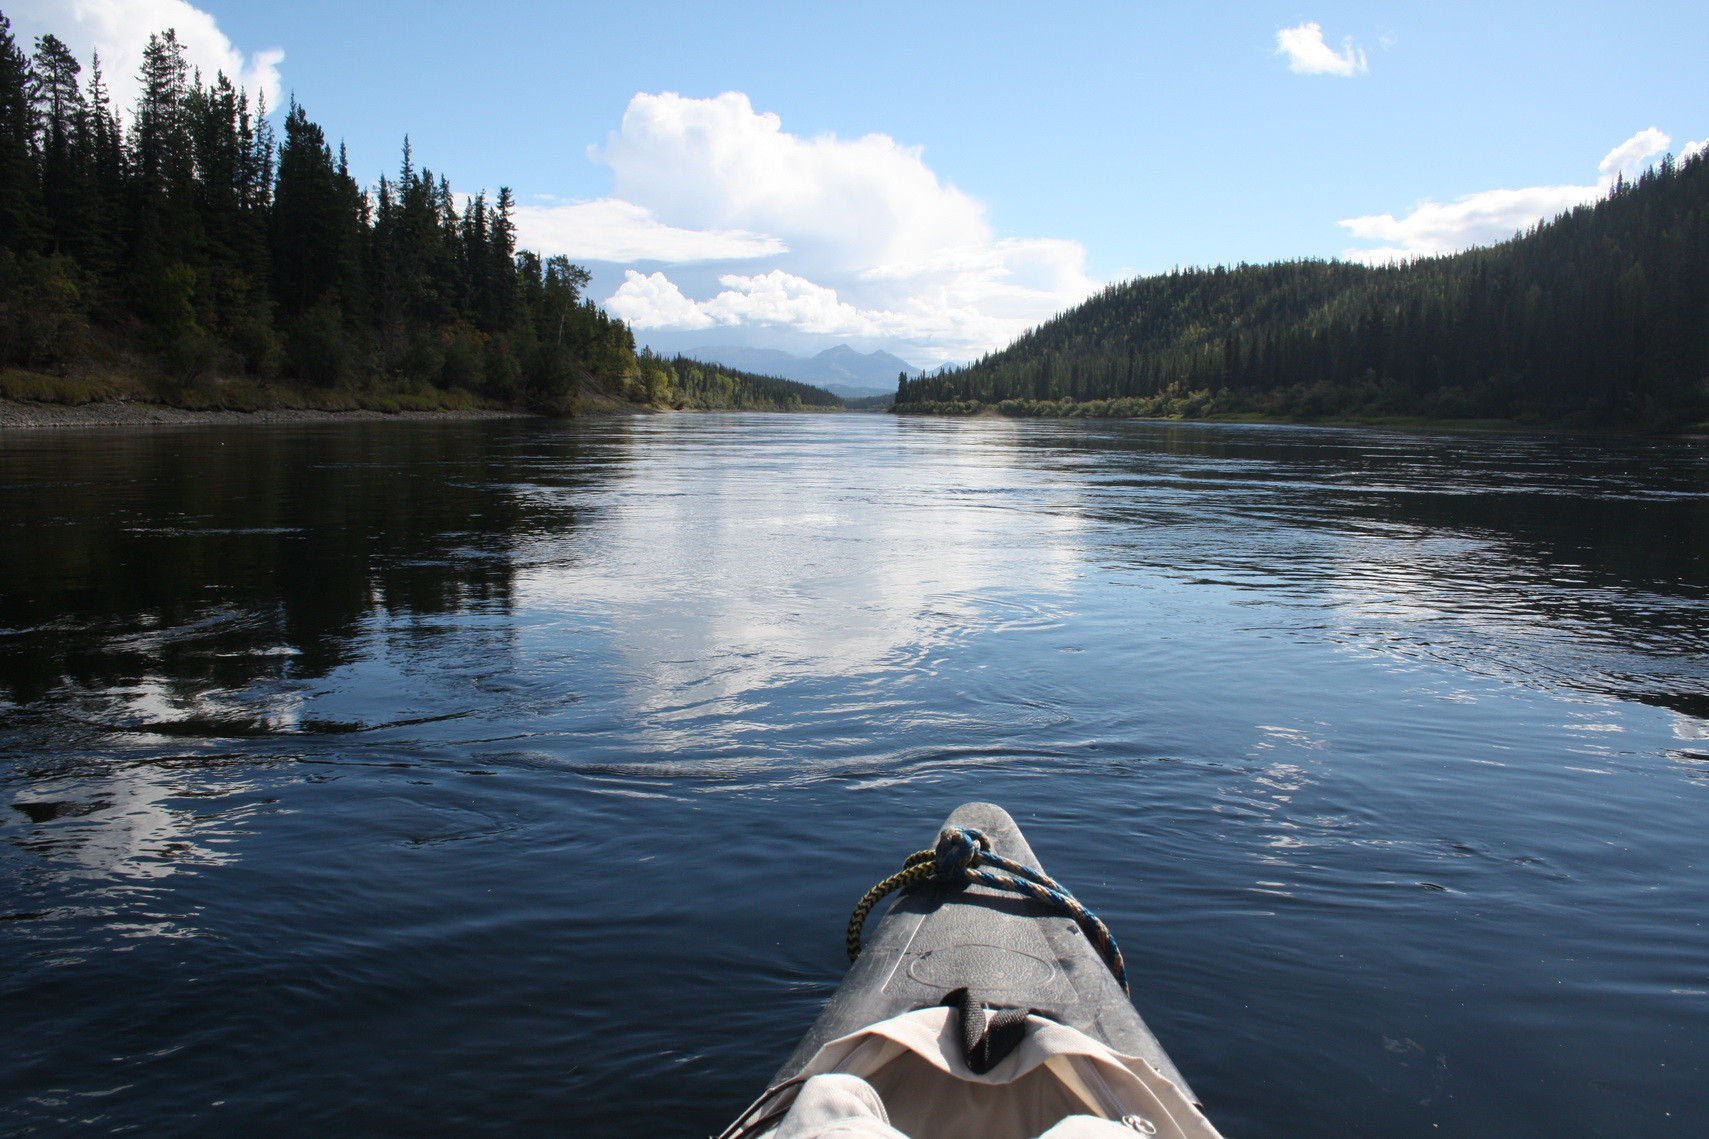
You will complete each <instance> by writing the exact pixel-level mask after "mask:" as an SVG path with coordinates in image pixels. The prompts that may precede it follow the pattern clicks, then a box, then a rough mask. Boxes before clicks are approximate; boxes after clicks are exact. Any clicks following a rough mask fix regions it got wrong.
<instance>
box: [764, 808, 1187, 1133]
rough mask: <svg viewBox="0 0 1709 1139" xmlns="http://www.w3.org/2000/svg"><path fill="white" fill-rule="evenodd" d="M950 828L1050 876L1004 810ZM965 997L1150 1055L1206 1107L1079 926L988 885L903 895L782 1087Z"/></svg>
mask: <svg viewBox="0 0 1709 1139" xmlns="http://www.w3.org/2000/svg"><path fill="white" fill-rule="evenodd" d="M944 825H945V826H946V827H949V826H961V827H970V828H974V829H977V830H980V831H983V832H984V833H985V836H986V837H987V838H988V839H989V840H990V841H991V847H992V852H993V853H995V854H999V855H1002V856H1003V857H1005V858H1009V859H1012V860H1014V861H1016V862H1020V863H1023V864H1025V865H1028V866H1032V867H1035V868H1037V869H1040V870H1043V869H1044V867H1042V866H1040V865H1039V861H1038V858H1037V856H1036V855H1034V854H1033V852H1032V848H1031V847H1030V846H1028V845H1027V840H1026V838H1025V837H1024V836H1023V835H1022V834H1021V831H1020V828H1019V827H1018V826H1016V824H1015V820H1014V819H1012V818H1010V817H1009V814H1008V812H1006V811H1004V810H1003V809H1002V808H1001V807H997V806H994V805H992V804H990V803H968V804H965V805H963V806H961V807H957V808H956V809H955V811H954V812H953V813H951V815H950V817H949V819H948V820H947V822H946V823H945V824H944ZM961 988H965V989H967V990H969V992H968V999H969V1000H970V1001H979V1002H981V1003H984V1004H986V1005H996V1006H1007V1007H1018V1008H1028V1009H1033V1010H1036V1011H1037V1012H1039V1013H1041V1014H1043V1015H1044V1016H1046V1017H1048V1018H1049V1019H1051V1020H1054V1021H1057V1022H1058V1023H1060V1024H1065V1025H1067V1026H1069V1027H1070V1028H1075V1029H1078V1030H1080V1031H1081V1032H1084V1033H1085V1034H1086V1035H1088V1036H1090V1037H1092V1038H1093V1039H1094V1040H1097V1041H1099V1042H1101V1043H1103V1044H1105V1045H1107V1046H1108V1047H1110V1048H1111V1049H1113V1050H1114V1051H1116V1052H1120V1053H1124V1054H1126V1055H1129V1056H1138V1057H1141V1058H1143V1059H1145V1060H1146V1061H1148V1062H1149V1063H1150V1064H1151V1065H1152V1066H1153V1067H1155V1068H1157V1069H1158V1070H1159V1071H1160V1072H1161V1073H1162V1074H1163V1075H1165V1076H1167V1077H1168V1078H1169V1079H1170V1080H1172V1081H1174V1083H1175V1084H1177V1085H1178V1086H1179V1087H1180V1088H1181V1090H1182V1091H1183V1092H1185V1093H1186V1095H1187V1098H1188V1099H1190V1100H1194V1101H1195V1102H1196V1099H1197V1097H1195V1096H1194V1095H1193V1094H1192V1091H1191V1090H1190V1089H1189V1088H1188V1087H1187V1084H1186V1081H1185V1080H1183V1079H1182V1078H1181V1074H1180V1072H1179V1071H1177V1070H1176V1068H1175V1065H1174V1063H1173V1062H1172V1061H1171V1060H1170V1059H1169V1056H1168V1053H1166V1052H1164V1050H1163V1046H1162V1045H1161V1044H1159V1043H1158V1041H1157V1037H1156V1036H1154V1035H1153V1034H1152V1032H1151V1030H1150V1029H1149V1028H1147V1027H1146V1024H1145V1021H1144V1020H1143V1019H1142V1018H1141V1017H1140V1015H1139V1011H1138V1010H1137V1009H1135V1008H1134V1006H1133V1002H1132V1001H1130V1000H1129V999H1128V997H1127V995H1126V994H1125V993H1123V992H1122V988H1121V986H1120V985H1119V984H1118V983H1117V982H1116V979H1115V977H1114V976H1112V975H1111V974H1110V970H1109V967H1108V966H1106V965H1105V964H1104V962H1103V960H1102V958H1100V957H1099V955H1098V952H1097V950H1096V949H1095V948H1093V946H1092V945H1091V944H1090V943H1089V942H1088V941H1087V939H1086V936H1085V935H1084V934H1083V933H1081V931H1080V928H1079V926H1078V925H1076V924H1075V923H1074V921H1073V920H1072V919H1070V918H1067V917H1064V916H1063V915H1062V914H1060V913H1058V912H1056V911H1054V910H1051V909H1050V908H1048V907H1047V906H1045V905H1043V904H1042V903H1040V902H1036V901H1033V900H1032V899H1030V898H1023V897H1020V896H1018V895H1015V894H1012V893H1008V892H1005V891H1001V890H996V889H993V888H991V887H988V886H983V885H978V884H973V885H970V886H967V887H964V888H955V887H951V886H945V885H942V884H938V883H930V884H927V885H925V886H922V887H919V888H917V889H914V890H911V891H908V892H906V893H903V894H902V895H901V896H900V897H899V898H898V899H897V901H896V902H895V903H894V904H893V905H892V906H891V908H890V910H889V912H888V913H886V914H885V916H884V919H883V920H882V921H881V922H880V923H879V925H878V928H877V930H876V931H875V932H874V933H873V934H872V935H871V937H870V938H869V939H868V941H867V944H866V948H865V949H864V950H863V951H862V952H861V955H860V958H859V960H857V961H856V962H855V963H854V964H853V965H852V966H851V967H850V968H849V971H848V974H847V975H846V976H845V977H844V978H843V982H842V984H841V985H840V986H839V987H838V988H837V991H836V993H835V994H833V995H832V997H831V999H830V1002H829V1003H828V1004H827V1005H826V1006H825V1010H824V1011H823V1012H822V1013H820V1015H819V1019H818V1020H817V1021H815V1022H814V1024H813V1027H812V1029H811V1030H810V1031H809V1032H808V1033H807V1035H806V1036H805V1037H804V1038H803V1039H802V1041H801V1043H800V1045H798V1046H797V1047H796V1049H795V1051H794V1053H793V1054H791V1056H790V1057H789V1060H788V1061H787V1062H786V1063H785V1064H784V1065H783V1067H782V1068H781V1069H780V1070H779V1071H778V1073H777V1075H776V1076H775V1077H773V1079H772V1084H771V1086H773V1087H776V1086H777V1085H779V1084H781V1083H783V1082H785V1081H787V1080H791V1079H793V1078H795V1077H796V1076H798V1075H800V1074H801V1072H802V1070H803V1069H804V1068H805V1067H806V1066H807V1064H808V1063H809V1061H811V1060H812V1059H813V1057H814V1055H815V1054H816V1053H817V1052H818V1051H819V1049H820V1048H821V1047H822V1046H823V1045H824V1044H825V1043H827V1042H828V1041H831V1040H835V1039H838V1038H840V1037H843V1036H847V1035H848V1034H850V1033H853V1032H858V1031H860V1030H861V1029H863V1028H865V1027H867V1026H868V1025H871V1024H875V1023H877V1022H879V1021H884V1020H888V1019H890V1018H891V1017H895V1016H900V1015H901V1014H903V1013H907V1012H912V1011H914V1010H915V1009H920V1008H928V1007H930V1006H933V1005H937V1004H940V1003H942V1001H943V999H944V997H945V996H946V995H947V994H949V993H951V992H953V991H954V990H956V989H961Z"/></svg>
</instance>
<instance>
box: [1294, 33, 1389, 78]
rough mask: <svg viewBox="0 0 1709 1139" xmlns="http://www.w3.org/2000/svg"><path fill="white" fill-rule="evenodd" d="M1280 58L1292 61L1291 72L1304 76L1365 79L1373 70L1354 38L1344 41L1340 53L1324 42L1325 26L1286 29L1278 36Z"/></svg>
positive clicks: (1350, 37) (1349, 37)
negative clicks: (1354, 43) (1368, 72)
mask: <svg viewBox="0 0 1709 1139" xmlns="http://www.w3.org/2000/svg"><path fill="white" fill-rule="evenodd" d="M1276 54H1277V55H1285V56H1287V57H1288V70H1289V71H1292V72H1295V73H1297V74H1300V75H1342V76H1352V75H1362V74H1364V73H1365V72H1367V71H1369V70H1370V69H1371V66H1370V64H1369V63H1368V62H1367V61H1366V59H1365V51H1364V49H1363V48H1359V47H1355V46H1353V37H1352V36H1348V37H1347V38H1346V39H1344V40H1342V41H1341V50H1340V51H1336V50H1335V49H1334V48H1332V47H1330V46H1329V45H1328V44H1326V43H1324V42H1323V26H1322V25H1321V24H1318V23H1316V22H1309V23H1304V24H1300V25H1299V26H1297V27H1292V28H1283V29H1282V30H1281V31H1279V32H1277V33H1276Z"/></svg>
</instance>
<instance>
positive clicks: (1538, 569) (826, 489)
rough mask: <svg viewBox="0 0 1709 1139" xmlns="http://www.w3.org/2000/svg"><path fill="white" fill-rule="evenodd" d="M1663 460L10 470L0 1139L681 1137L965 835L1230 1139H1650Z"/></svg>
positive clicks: (1666, 748)
mask: <svg viewBox="0 0 1709 1139" xmlns="http://www.w3.org/2000/svg"><path fill="white" fill-rule="evenodd" d="M1705 453H1706V452H1705V450H1704V449H1703V447H1702V445H1701V444H1694V443H1690V442H1681V441H1660V442H1621V441H1608V440H1574V439H1549V438H1540V437H1532V438H1512V437H1484V436H1450V435H1427V434H1426V435H1409V434H1398V433H1381V432H1359V431H1330V430H1314V429H1305V428H1268V427H1235V426H1228V427H1210V426H1195V425H1168V424H1120V423H1118V424H1077V423H1036V422H1035V423H1016V422H1006V421H971V422H945V421H897V420H895V419H892V418H890V417H886V416H856V415H844V416H831V415H826V416H794V417H790V416H737V415H677V416H660V417H655V418H648V419H637V420H621V421H611V422H602V423H592V424H571V425H558V424H548V423H535V422H496V423H494V422H485V423H428V424H422V423H408V424H406V423H398V424H388V423H380V424H371V425H309V426H300V427H297V426H291V427H256V428H237V429H205V428H187V429H159V430H152V431H131V432H106V431H75V432H73V431H65V432H28V431H11V432H7V433H6V434H4V435H0V586H3V590H0V814H3V815H4V818H3V819H0V917H3V918H4V919H5V920H4V921H0V947H3V948H0V954H3V956H0V966H3V970H4V971H3V973H0V1026H3V1028H0V1034H3V1040H4V1045H3V1047H0V1079H3V1081H4V1085H5V1091H6V1094H5V1096H4V1098H3V1101H0V1130H4V1131H6V1132H9V1133H12V1134H17V1135H60V1134H70V1133H73V1132H77V1133H83V1132H90V1133H99V1132H113V1133H123V1132H131V1133H137V1134H147V1135H151V1136H154V1135H171V1136H178V1135H189V1136H230V1135H244V1136H265V1135H306V1134H327V1135H352V1136H355V1135H375V1136H379V1135H399V1136H401V1135H410V1136H417V1135H423V1136H427V1135H446V1136H450V1135H481V1134H494V1135H497V1134H503V1135H508V1136H519V1135H542V1136H546V1135H554V1136H562V1135H578V1136H614V1137H615V1136H641V1135H647V1136H651V1135H659V1136H674V1135H682V1136H694V1135H705V1134H708V1133H710V1132H712V1131H715V1130H717V1129H718V1128H719V1127H721V1126H722V1125H723V1123H724V1122H725V1121H726V1119H727V1118H728V1117H729V1116H730V1115H731V1114H733V1113H734V1112H735V1111H736V1110H737V1109H738V1108H739V1107H740V1106H741V1105H742V1104H744V1103H745V1102H746V1101H747V1100H748V1099H749V1098H750V1097H751V1096H752V1095H753V1094H754V1093H755V1092H756V1091H757V1090H758V1089H759V1088H760V1086H761V1085H762V1083H763V1081H764V1080H765V1079H766V1077H767V1076H768V1075H769V1074H770V1073H771V1072H772V1071H773V1070H774V1069H775V1067H776V1066H777V1064H778V1063H779V1062H780V1061H781V1060H782V1058H783V1057H784V1056H785V1054H786V1053H787V1052H788V1051H789V1049H790V1047H791V1046H792V1044H793V1043H794V1041H795V1039H796V1038H797V1037H799V1036H800V1034H801V1033H802V1032H803V1031H804V1030H805V1029H806V1027H807V1025H808V1023H809V1022H810V1021H811V1019H812V1017H813V1016H814V1014H815V1013H816V1011H817V1009H818V1007H819V1005H820V1004H821V1002H822V1001H823V1000H824V999H825V997H826V995H827V994H828V993H829V992H830V991H831V989H832V987H833V986H834V985H835V984H836V982H837V980H838V979H839V978H840V977H841V975H842V971H843V968H844V964H845V963H844V960H843V958H842V947H841V942H842V924H843V922H844V921H845V920H846V918H847V914H848V910H849V907H850V906H852V905H853V903H854V901H855V900H856V899H857V898H858V897H859V896H860V894H861V892H862V891H863V890H865V889H866V887H867V886H869V885H870V884H871V883H872V882H874V881H876V880H877V879H878V878H879V877H881V876H883V875H884V874H886V873H888V872H889V871H890V870H892V869H894V868H895V866H896V865H898V864H899V862H900V860H901V858H902V857H903V855H905V854H906V853H907V852H909V851H911V850H914V849H916V848H917V847H919V846H921V845H924V844H925V843H926V842H927V841H928V840H929V839H930V837H931V834H932V833H933V831H934V830H935V828H936V825H937V823H938V822H939V821H940V820H941V818H942V817H943V816H944V815H945V814H946V813H947V812H948V811H949V809H950V808H951V807H953V806H954V805H955V804H957V803H958V802H961V801H963V800H967V799H976V798H981V799H990V800H992V801H995V802H998V803H1001V804H1003V805H1005V806H1007V807H1008V808H1009V809H1010V810H1011V811H1012V812H1013V813H1014V814H1015V815H1016V816H1017V817H1018V818H1019V819H1020V821H1021V823H1022V825H1023V826H1025V827H1026V828H1027V831H1028V834H1029V837H1030V838H1031V839H1032V843H1033V846H1034V848H1035V849H1036V850H1038V852H1039V854H1040V857H1041V858H1043V859H1044V860H1045V862H1046V865H1047V866H1048V868H1049V869H1050V870H1051V871H1052V872H1054V873H1055V874H1057V875H1058V876H1059V877H1061V878H1063V879H1064V880H1065V881H1066V882H1067V883H1068V884H1069V885H1070V886H1072V887H1074V888H1075V889H1076V890H1077V891H1078V893H1079V894H1080V896H1081V897H1082V898H1083V899H1084V900H1085V901H1086V902H1087V903H1088V904H1090V905H1091V906H1092V907H1093V908H1095V909H1097V910H1098V911H1100V913H1102V914H1103V916H1104V917H1105V918H1106V919H1107V920H1108V921H1109V924H1110V925H1111V927H1112V928H1113V929H1114V931H1115V933H1116V935H1117V936H1118V937H1119V938H1120V939H1121V941H1122V944H1123V947H1124V949H1125V950H1126V952H1127V956H1128V960H1129V965H1130V968H1131V969H1132V970H1133V971H1134V973H1135V974H1136V976H1137V978H1138V981H1137V983H1136V985H1135V995H1136V999H1137V1001H1138V1003H1139V1005H1140V1007H1141V1010H1142V1011H1143V1012H1144V1013H1145V1014H1146V1016H1147V1017H1148V1018H1149V1019H1150V1021H1151V1022H1152V1025H1153V1027H1154V1028H1155V1029H1156V1031H1157V1033H1158V1035H1159V1036H1160V1037H1161V1038H1162V1039H1163V1041H1164V1043H1165V1045H1166V1046H1167V1047H1168V1048H1169V1049H1170V1050H1171V1052H1172V1053H1173V1055H1174V1056H1175V1059H1176V1060H1177V1062H1178V1063H1179V1065H1180V1067H1181V1069H1182V1070H1183V1071H1184V1072H1185V1073H1186V1075H1187V1077H1188V1078H1189V1079H1190V1080H1191V1081H1192V1082H1193V1084H1194V1086H1195V1087H1196V1089H1197V1090H1198V1091H1199V1092H1200V1094H1201V1095H1203V1097H1204V1099H1205V1101H1206V1104H1207V1108H1208V1110H1209V1113H1210V1115H1211V1117H1212V1118H1213V1120H1215V1121H1216V1122H1217V1123H1219V1124H1220V1125H1221V1126H1222V1127H1223V1129H1224V1130H1225V1131H1226V1133H1227V1134H1228V1135H1229V1136H1231V1139H1241V1137H1254V1139H1255V1137H1258V1136H1264V1137H1300V1139H1305V1137H1323V1136H1328V1137H1341V1136H1372V1137H1384V1139H1388V1137H1410V1136H1509V1137H1519V1136H1547V1137H1551V1139H1566V1137H1578V1136H1634V1135H1643V1136H1681V1137H1686V1136H1689V1137H1692V1139H1697V1137H1700V1136H1702V1135H1705V1134H1709V1071H1706V1070H1705V1069H1706V1068H1709V927H1706V924H1705V923H1706V922H1709V719H1706V718H1705V717H1709V654H1706V650H1709V461H1706V459H1705Z"/></svg>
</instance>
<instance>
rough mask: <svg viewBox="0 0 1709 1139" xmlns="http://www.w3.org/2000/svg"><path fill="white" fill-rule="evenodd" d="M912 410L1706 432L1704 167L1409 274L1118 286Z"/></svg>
mask: <svg viewBox="0 0 1709 1139" xmlns="http://www.w3.org/2000/svg"><path fill="white" fill-rule="evenodd" d="M893 409H894V410H895V411H897V412H901V413H910V412H912V413H927V414H951V415H956V414H959V415H968V414H978V413H981V412H989V411H995V412H997V413H1000V414H1004V415H1017V416H1033V415H1042V416H1099V417H1105V416H1107V417H1128V416H1135V417H1181V418H1205V417H1229V418H1240V417H1263V418H1284V419H1329V420H1333V419H1350V420H1351V419H1362V420H1367V421H1383V420H1389V421H1397V422H1398V421H1405V420H1408V419H1411V420H1502V421H1507V422H1519V423H1533V424H1540V425H1545V424H1546V425H1558V426H1573V427H1602V426H1621V427H1629V428H1639V429H1650V430H1668V429H1677V428H1681V427H1686V426H1691V425H1697V424H1702V423H1704V422H1705V421H1706V420H1709V154H1698V155H1695V156H1693V157H1691V158H1688V159H1687V160H1685V161H1683V162H1677V163H1676V162H1675V161H1673V160H1672V159H1671V158H1668V159H1664V160H1663V162H1662V163H1661V164H1660V165H1659V166H1657V167H1655V168H1653V169H1651V170H1649V171H1648V172H1646V173H1644V174H1643V175H1642V176H1640V177H1639V178H1637V179H1636V180H1635V181H1632V182H1627V181H1624V180H1621V181H1618V182H1616V183H1615V185H1614V187H1613V188H1612V190H1611V191H1610V192H1609V193H1608V194H1607V195H1606V196H1605V197H1603V198H1602V199H1601V200H1599V201H1597V202H1595V203H1593V204H1590V205H1586V206H1581V207H1579V208H1577V209H1574V210H1572V211H1571V212H1570V213H1566V214H1563V215H1561V216H1560V217H1557V218H1555V219H1554V220H1553V221H1550V222H1547V223H1543V224H1539V225H1538V226H1536V227H1534V228H1532V229H1531V230H1530V231H1529V232H1526V233H1524V234H1521V235H1519V236H1517V237H1515V238H1513V239H1511V240H1509V241H1506V242H1504V243H1502V244H1499V245H1495V246H1492V247H1488V248H1480V249H1472V250H1468V251H1466V252H1464V253H1458V254H1453V255H1450V256H1442V257H1433V258H1428V259H1423V260H1417V261H1412V262H1410V263H1406V264H1399V265H1389V266H1383V267H1368V266H1364V265H1358V264H1350V263H1346V262H1340V261H1292V262H1284V263H1279V264H1271V265H1241V266H1239V267H1237V268H1232V269H1230V268H1216V269H1193V270H1179V271H1176V272H1173V273H1169V274H1167V275H1162V276H1156V277H1147V278H1142V279H1138V280H1133V281H1129V282H1126V283H1124V284H1119V285H1113V286H1111V287H1110V288H1107V289H1105V290H1104V291H1103V292H1102V293H1100V294H1098V295H1097V296H1095V297H1093V298H1091V299H1090V300H1088V301H1086V302H1085V303H1084V304H1082V305H1080V306H1079V307H1077V308H1075V309H1073V310H1071V311H1069V312H1067V313H1064V314H1062V315H1061V316H1058V317H1057V318H1055V319H1053V320H1051V321H1049V322H1047V323H1046V324H1043V325H1041V326H1040V327H1038V328H1036V329H1033V330H1032V331H1030V332H1028V333H1027V334H1026V335H1024V336H1022V337H1021V338H1020V339H1019V340H1017V341H1015V342H1014V343H1013V344H1011V345H1010V346H1009V347H1007V348H1004V349H1003V350H1001V351H999V352H996V353H994V354H991V355H988V356H986V357H985V358H983V359H981V360H979V361H977V362H976V363H973V364H970V365H968V366H966V367H963V368H960V369H953V370H949V371H946V372H944V373H941V374H935V375H931V376H923V377H920V378H917V379H910V378H908V377H907V376H902V377H900V378H899V383H898V388H897V395H896V402H895V404H894V405H893Z"/></svg>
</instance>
